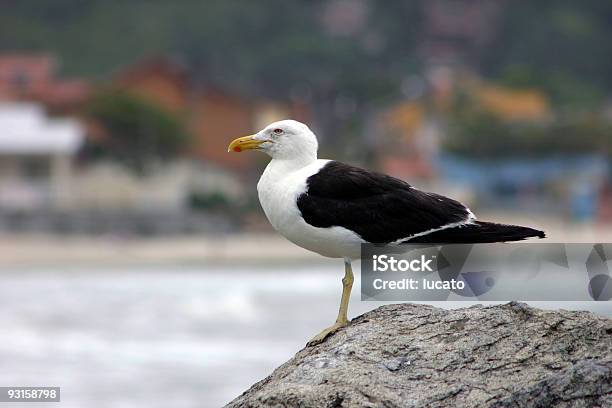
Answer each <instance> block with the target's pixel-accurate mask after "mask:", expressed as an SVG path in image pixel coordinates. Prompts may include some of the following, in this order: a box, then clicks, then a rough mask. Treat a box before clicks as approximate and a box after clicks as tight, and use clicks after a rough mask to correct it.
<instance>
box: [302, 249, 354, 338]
mask: <svg viewBox="0 0 612 408" xmlns="http://www.w3.org/2000/svg"><path fill="white" fill-rule="evenodd" d="M354 280H355V277H354V276H353V268H351V260H350V259H345V260H344V278H342V298H341V300H340V310H338V317H337V318H336V323H334V324H333V325H331V326H330V327H328V328H327V329H325V330H323V331H322V332H321V333H319V334H317V335H316V336H314V337H313V338H312V339H310V341H309V342H308V344H307V346H314V345H315V344H319V343H321V342H322V341H323V340H325V338H327V336H329V335H330V334H332V333H334V332H335V331H336V330H338V329H339V328H341V327H344V326H346V325H347V324H349V319H348V306H349V300H350V298H351V289H352V288H353V282H354Z"/></svg>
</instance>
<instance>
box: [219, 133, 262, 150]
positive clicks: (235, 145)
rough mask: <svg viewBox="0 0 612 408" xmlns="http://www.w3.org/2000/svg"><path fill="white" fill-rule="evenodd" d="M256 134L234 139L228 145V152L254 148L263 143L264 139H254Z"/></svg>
mask: <svg viewBox="0 0 612 408" xmlns="http://www.w3.org/2000/svg"><path fill="white" fill-rule="evenodd" d="M254 137H255V135H248V136H244V137H239V138H238V139H234V140H232V143H230V144H229V146H228V147H227V151H228V152H241V151H243V150H253V149H257V147H258V146H259V145H260V144H262V143H263V142H264V141H263V140H257V139H254Z"/></svg>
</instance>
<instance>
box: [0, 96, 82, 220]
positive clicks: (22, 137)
mask: <svg viewBox="0 0 612 408" xmlns="http://www.w3.org/2000/svg"><path fill="white" fill-rule="evenodd" d="M84 138H85V130H84V128H83V127H82V126H81V124H80V123H79V122H78V121H77V120H75V119H55V118H49V117H48V116H47V115H46V113H45V111H44V109H43V108H42V106H40V105H37V104H31V103H0V209H5V210H6V209H8V210H26V211H27V210H44V209H53V210H58V209H59V210H61V209H67V208H70V206H71V205H72V202H73V198H74V195H73V193H72V191H71V188H72V186H73V178H74V174H73V158H74V155H75V153H76V152H77V150H78V149H79V147H80V146H81V145H82V143H83V142H84Z"/></svg>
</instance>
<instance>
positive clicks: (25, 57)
mask: <svg viewBox="0 0 612 408" xmlns="http://www.w3.org/2000/svg"><path fill="white" fill-rule="evenodd" d="M57 68H58V64H57V61H56V60H55V58H53V57H52V56H51V55H49V54H36V53H21V54H11V53H8V54H0V101H35V102H39V103H43V104H45V105H46V106H47V108H50V109H52V110H54V111H71V110H75V109H77V108H78V107H79V106H80V105H81V104H82V103H83V102H84V101H85V100H86V99H87V98H88V96H89V94H90V92H91V86H90V84H89V83H88V82H87V81H84V80H81V79H65V78H60V77H59V76H58V74H57Z"/></svg>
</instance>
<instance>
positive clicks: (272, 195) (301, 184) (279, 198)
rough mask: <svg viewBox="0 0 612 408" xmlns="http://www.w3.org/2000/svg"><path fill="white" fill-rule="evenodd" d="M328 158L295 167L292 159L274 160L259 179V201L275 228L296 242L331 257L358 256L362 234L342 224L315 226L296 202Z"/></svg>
mask: <svg viewBox="0 0 612 408" xmlns="http://www.w3.org/2000/svg"><path fill="white" fill-rule="evenodd" d="M328 161H329V160H317V161H315V162H313V163H311V164H308V165H306V166H304V167H300V168H298V169H295V168H292V167H291V163H290V162H285V161H279V160H272V161H271V162H270V163H269V164H268V166H267V167H266V169H265V171H264V173H263V174H262V176H261V178H260V179H259V183H257V192H258V194H259V202H260V203H261V206H262V208H263V210H264V212H265V214H266V216H267V217H268V220H269V221H270V223H271V224H272V226H273V227H274V229H276V230H277V231H278V232H279V233H280V234H281V235H283V236H284V237H285V238H287V239H288V240H289V241H291V242H293V243H294V244H296V245H299V246H301V247H302V248H305V249H308V250H310V251H313V252H316V253H319V254H321V255H323V256H328V257H332V258H346V257H348V258H358V257H359V251H360V244H361V243H362V242H363V240H362V239H361V237H359V236H358V235H357V234H355V233H354V232H353V231H350V230H348V229H346V228H343V227H330V228H317V227H313V226H312V225H310V224H308V223H307V222H306V221H305V220H304V219H303V218H302V215H301V213H300V210H299V208H298V206H297V198H298V197H299V196H300V194H302V193H304V192H305V191H306V189H307V184H306V180H307V179H308V177H310V176H312V175H313V174H315V173H317V172H318V171H319V169H321V167H323V166H324V165H325V164H326V163H327V162H328Z"/></svg>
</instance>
